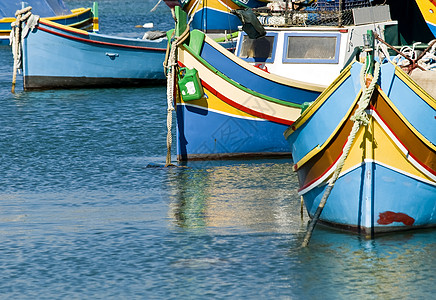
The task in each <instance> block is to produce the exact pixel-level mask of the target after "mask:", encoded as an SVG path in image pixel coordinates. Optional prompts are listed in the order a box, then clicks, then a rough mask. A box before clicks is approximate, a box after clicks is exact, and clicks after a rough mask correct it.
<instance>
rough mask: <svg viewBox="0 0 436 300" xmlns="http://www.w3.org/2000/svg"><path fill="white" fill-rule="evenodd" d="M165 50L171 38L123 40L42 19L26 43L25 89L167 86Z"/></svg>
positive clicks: (23, 56)
mask: <svg viewBox="0 0 436 300" xmlns="http://www.w3.org/2000/svg"><path fill="white" fill-rule="evenodd" d="M166 46H167V39H166V36H165V37H163V38H159V39H156V40H144V39H134V38H122V37H115V36H108V35H103V34H96V33H90V32H86V31H84V30H79V29H74V28H71V27H67V26H63V25H60V24H57V23H54V22H51V21H47V20H45V19H39V21H38V23H37V25H36V26H35V27H34V29H33V30H31V31H30V32H28V34H27V35H25V36H24V37H23V41H22V48H23V54H22V69H23V78H24V80H23V84H24V89H25V90H29V89H51V88H76V87H117V86H140V85H150V84H155V83H162V84H163V83H164V82H165V78H166V77H165V74H164V71H163V67H162V63H163V61H164V58H165V51H166Z"/></svg>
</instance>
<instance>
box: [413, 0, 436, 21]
mask: <svg viewBox="0 0 436 300" xmlns="http://www.w3.org/2000/svg"><path fill="white" fill-rule="evenodd" d="M415 2H416V4H417V5H418V7H419V10H420V11H421V14H422V16H423V17H424V19H425V21H427V22H430V23H432V24H436V7H435V5H434V4H433V3H432V2H431V1H429V0H415Z"/></svg>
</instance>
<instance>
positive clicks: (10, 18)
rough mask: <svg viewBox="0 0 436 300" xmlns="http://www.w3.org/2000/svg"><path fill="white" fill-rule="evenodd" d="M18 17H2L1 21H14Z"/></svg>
mask: <svg viewBox="0 0 436 300" xmlns="http://www.w3.org/2000/svg"><path fill="white" fill-rule="evenodd" d="M15 20H16V19H15V18H12V17H5V18H1V19H0V22H1V23H12V22H14V21H15Z"/></svg>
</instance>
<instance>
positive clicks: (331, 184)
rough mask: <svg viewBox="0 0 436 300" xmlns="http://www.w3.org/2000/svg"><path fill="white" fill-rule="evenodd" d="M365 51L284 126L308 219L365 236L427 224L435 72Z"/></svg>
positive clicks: (434, 198)
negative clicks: (379, 59)
mask: <svg viewBox="0 0 436 300" xmlns="http://www.w3.org/2000/svg"><path fill="white" fill-rule="evenodd" d="M371 49H372V46H371V44H370V43H369V48H368V52H367V53H368V54H367V58H366V61H365V63H360V62H357V61H355V62H353V63H352V64H351V65H349V66H348V67H346V68H345V69H344V70H343V71H342V73H341V74H340V75H339V77H338V78H337V79H336V80H335V81H334V82H333V83H332V84H331V85H330V86H329V87H328V88H327V89H326V90H325V91H324V92H323V93H322V94H321V95H320V96H319V97H318V98H317V99H316V100H315V101H314V102H313V103H312V104H311V105H310V106H309V107H308V108H307V109H306V110H305V111H304V112H303V113H302V115H301V116H300V118H299V119H298V120H296V122H295V123H294V124H293V125H292V126H290V127H289V128H288V129H287V130H286V131H285V138H286V139H287V141H288V142H289V144H290V145H291V152H292V158H293V160H294V163H295V164H294V171H296V172H297V174H298V179H299V185H300V188H299V194H300V195H301V196H302V198H303V199H304V203H305V206H306V208H307V211H308V214H309V215H310V216H311V217H313V218H314V219H313V220H312V222H313V221H314V220H315V218H316V219H319V222H321V223H323V224H326V225H329V226H333V227H336V228H341V229H344V230H349V231H353V232H357V233H360V234H362V235H365V236H368V237H373V236H375V235H376V234H380V233H387V232H393V231H402V230H409V229H416V228H425V227H434V226H436V213H435V212H436V130H435V128H436V119H435V117H436V100H435V98H434V95H435V94H436V93H434V86H435V80H436V73H434V71H422V70H419V69H418V68H417V69H415V70H413V71H412V68H408V69H407V72H408V73H410V74H407V73H406V72H405V71H403V69H402V68H400V67H399V66H398V65H397V64H396V63H394V62H392V61H391V60H390V59H386V60H384V62H383V63H381V64H379V63H378V62H376V63H374V56H373V55H372V54H370V53H371V52H372V51H371ZM386 57H387V58H388V57H389V56H388V55H386ZM416 66H417V65H414V67H416ZM418 66H419V64H418ZM431 87H433V91H431V90H430V89H429V88H431ZM430 93H432V95H431V94H430Z"/></svg>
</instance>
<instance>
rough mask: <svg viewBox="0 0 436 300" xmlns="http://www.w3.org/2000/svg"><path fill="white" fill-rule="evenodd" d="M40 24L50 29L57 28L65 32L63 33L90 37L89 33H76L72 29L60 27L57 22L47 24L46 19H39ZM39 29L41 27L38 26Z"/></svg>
mask: <svg viewBox="0 0 436 300" xmlns="http://www.w3.org/2000/svg"><path fill="white" fill-rule="evenodd" d="M39 23H40V24H44V25H45V26H48V27H54V28H57V29H59V30H63V31H68V32H72V33H76V34H81V35H84V36H89V35H88V32H86V31H85V32H78V31H75V30H72V29H70V28H69V27H68V26H62V27H61V26H58V25H59V24H58V23H56V22H54V21H50V23H48V22H46V21H45V20H44V19H41V18H40V19H39ZM52 23H54V24H52ZM37 27H39V26H37ZM41 29H42V28H41Z"/></svg>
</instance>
